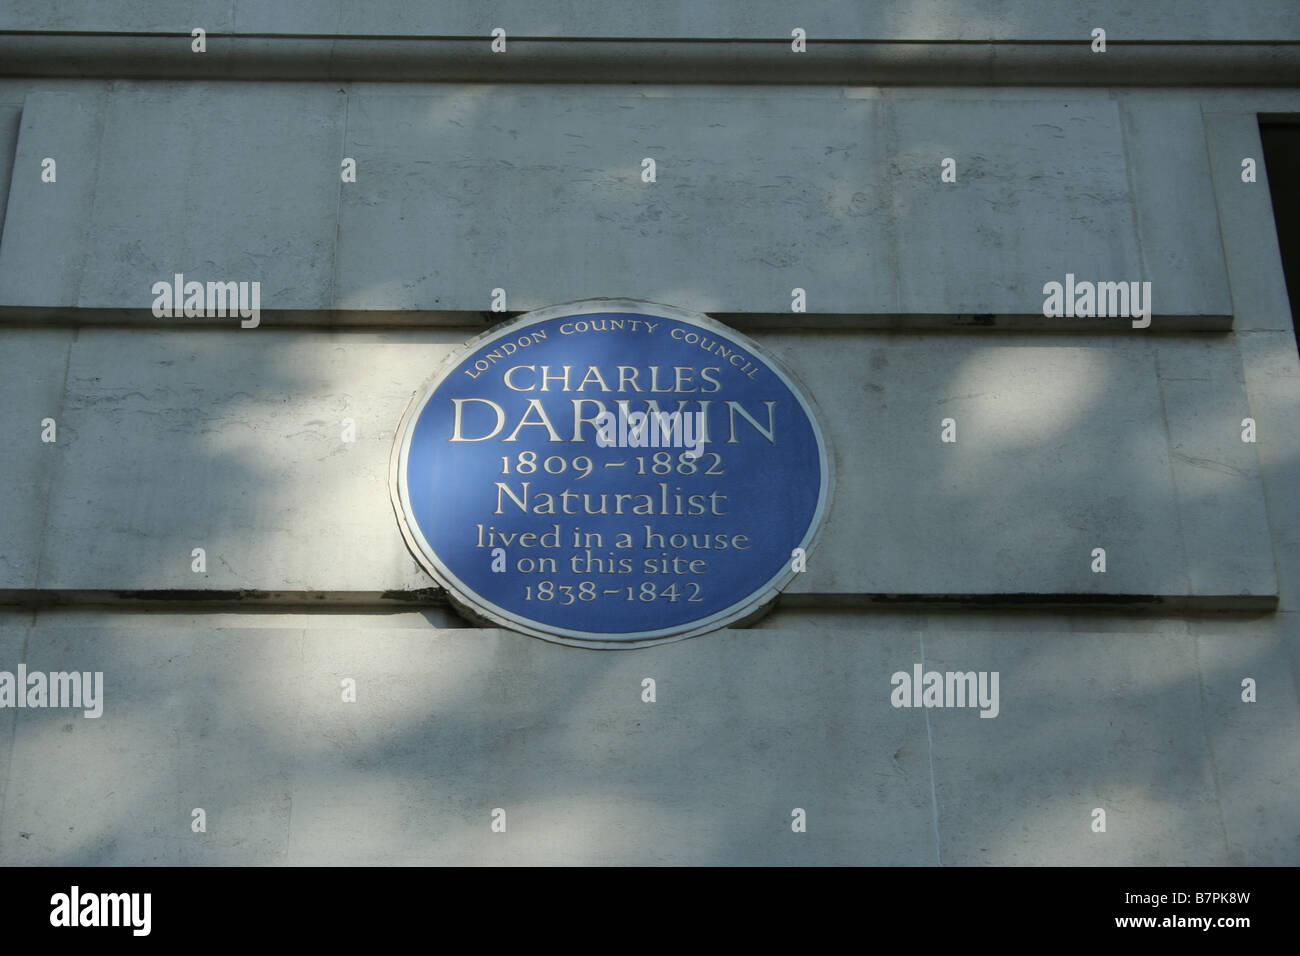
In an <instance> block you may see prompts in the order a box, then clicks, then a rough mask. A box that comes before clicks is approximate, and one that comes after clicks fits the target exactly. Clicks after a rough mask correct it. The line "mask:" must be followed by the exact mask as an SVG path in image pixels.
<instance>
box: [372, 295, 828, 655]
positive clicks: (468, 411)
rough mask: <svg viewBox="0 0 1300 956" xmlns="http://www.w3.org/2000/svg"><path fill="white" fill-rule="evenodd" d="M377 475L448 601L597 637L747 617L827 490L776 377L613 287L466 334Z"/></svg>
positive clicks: (716, 336) (822, 509)
mask: <svg viewBox="0 0 1300 956" xmlns="http://www.w3.org/2000/svg"><path fill="white" fill-rule="evenodd" d="M390 474H391V484H392V493H393V506H394V509H395V511H396V512H397V517H398V522H399V524H400V525H401V528H402V533H403V535H404V536H405V538H406V541H407V544H408V546H409V547H410V549H411V552H412V553H413V554H414V555H415V556H416V558H417V559H418V560H419V562H420V563H421V565H422V566H423V567H424V568H425V569H426V570H427V571H428V572H429V574H431V575H432V576H433V578H434V579H435V580H436V581H437V582H438V583H439V584H441V585H442V586H443V587H444V588H446V590H447V592H448V594H449V595H450V597H451V599H452V601H453V602H454V603H455V604H456V605H457V606H458V607H460V608H461V609H462V610H463V611H465V612H466V613H467V614H469V615H470V616H471V617H475V618H478V619H480V620H483V621H485V622H488V623H491V624H496V625H499V626H502V627H507V628H510V629H512V630H516V631H521V632H523V633H526V634H532V635H535V636H538V637H543V638H546V639H548V640H554V641H559V642H561V643H570V644H578V643H580V644H584V645H588V646H591V645H595V646H604V647H626V646H636V645H643V644H647V643H656V642H662V641H669V640H678V639H681V638H685V637H690V636H693V635H696V634H701V633H704V632H706V631H710V630H714V629H716V628H720V627H725V626H726V625H728V624H732V623H735V622H738V621H743V620H745V619H747V618H750V617H753V616H756V615H757V614H759V613H761V612H762V610H763V609H765V608H766V607H768V606H770V605H771V603H772V602H773V601H774V600H775V598H776V596H777V594H778V593H779V592H780V591H781V589H782V588H783V587H784V586H785V585H786V584H788V583H789V582H790V580H791V579H792V578H793V577H794V576H795V574H797V573H799V571H800V570H801V569H802V568H803V566H804V562H806V560H807V555H808V552H809V551H810V550H811V548H812V546H813V543H814V540H815V538H816V536H817V533H818V530H819V528H820V526H821V522H822V519H823V517H824V516H825V514H826V510H827V507H828V502H829V497H830V489H831V463H830V459H829V456H828V451H827V448H826V443H825V440H824V438H823V435H822V430H821V427H820V425H819V423H818V420H817V414H816V412H815V410H814V408H813V406H812V404H811V403H810V402H809V400H808V398H807V397H806V396H804V395H803V394H802V393H801V390H800V389H799V387H798V386H797V385H796V384H795V382H794V380H793V379H792V378H791V376H790V374H789V373H788V372H786V371H784V370H783V369H782V368H780V366H779V365H778V364H777V363H776V362H774V361H773V360H772V359H771V358H768V357H766V356H764V355H763V354H762V352H761V351H760V350H759V348H758V347H757V346H756V345H755V344H754V343H753V342H752V341H750V340H749V339H748V338H746V337H745V336H742V335H740V334H738V333H737V332H735V331H733V330H731V329H729V328H727V327H726V326H723V325H721V324H719V323H717V322H715V321H713V320H712V319H709V318H707V317H705V316H703V315H698V314H695V313H690V312H684V311H681V310H678V309H673V308H668V307H665V306H659V305H652V304H650V303H647V302H636V301H630V300H623V299H597V300H590V301H587V302H580V303H575V304H570V305H566V306H557V307H553V308H548V309H542V310H539V311H537V312H531V313H529V314H527V315H523V316H520V317H519V318H517V319H514V320H512V321H510V322H506V323H504V324H502V325H500V326H498V327H496V328H494V329H492V330H491V331H490V332H488V333H486V334H484V335H481V336H479V337H478V338H476V339H474V340H473V341H472V342H470V343H469V345H468V346H467V347H466V349H465V350H464V351H462V352H460V353H458V354H457V355H455V356H453V357H452V359H451V360H449V361H448V362H447V363H446V364H445V365H444V366H443V367H442V368H441V369H440V370H439V371H438V372H437V374H436V375H434V377H433V378H432V379H431V380H430V382H429V383H428V384H427V385H426V386H424V387H423V388H422V389H421V390H420V391H418V392H416V394H415V396H414V398H413V399H412V402H411V405H410V407H409V408H408V409H407V412H406V415H405V417H404V418H403V419H402V423H401V425H400V426H399V427H398V431H397V436H396V440H395V443H394V448H393V457H392V463H391V468H390Z"/></svg>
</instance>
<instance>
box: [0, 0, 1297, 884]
mask: <svg viewBox="0 0 1300 956" xmlns="http://www.w3.org/2000/svg"><path fill="white" fill-rule="evenodd" d="M1131 6H1132V5H1130V4H1126V3H1119V2H1110V0H1106V2H1098V3H1093V4H1090V5H1088V6H1087V9H1084V10H1081V9H1079V6H1078V5H1077V4H1067V3H1051V4H1040V3H1028V2H1017V3H1010V4H1000V3H991V2H984V0H964V2H951V3H939V2H929V0H927V2H893V3H884V4H869V5H868V4H862V5H847V4H841V3H831V2H814V3H808V4H804V5H801V6H798V5H797V6H796V7H793V8H792V7H791V6H790V5H787V4H781V3H776V2H768V0H763V2H756V3H746V4H741V3H736V2H730V0H728V2H719V3H714V4H707V5H702V4H696V3H686V2H672V3H667V4H662V5H657V6H656V5H636V6H628V7H627V8H626V9H618V8H616V7H614V6H611V5H608V4H594V3H573V2H563V3H561V2H549V3H537V2H533V3H518V2H515V0H502V2H501V3H498V4H494V5H490V6H488V7H486V8H485V7H484V6H483V5H480V4H472V3H444V4H430V5H429V6H428V7H427V9H426V8H415V9H413V8H412V6H411V5H407V4H402V3H396V2H383V3H372V4H366V5H361V6H357V5H352V4H343V3H337V2H334V3H318V4H300V3H282V4H260V3H252V2H244V0H239V2H235V3H211V2H206V0H203V2H193V3H189V4H181V5H174V4H163V3H156V2H150V0H112V2H91V0H61V2H46V3H39V4H38V3H27V2H13V0H11V2H9V3H7V4H5V5H4V6H3V8H2V9H0V179H2V180H3V181H4V182H5V183H7V184H8V186H7V189H4V190H0V217H2V219H3V233H2V239H0V396H2V397H3V401H0V434H2V435H3V439H4V448H5V453H4V454H3V455H0V484H2V486H3V489H4V491H3V494H0V604H2V605H3V607H0V671H7V672H9V673H10V674H11V675H13V676H12V678H11V681H10V685H9V686H10V688H11V699H9V700H8V702H6V698H5V697H4V683H3V675H0V704H5V705H6V706H4V707H3V708H0V861H3V862H4V863H6V864H41V865H48V864H330V863H359V864H389V863H393V864H400V863H428V864H440V863H458V864H465V863H470V864H480V863H481V864H587V863H600V864H633V863H650V864H731V863H762V864H784V863H798V864H813V863H818V864H820V863H837V864H842V863H858V864H907V865H935V864H944V865H948V864H956V865H983V864H1046V865H1055V864H1089V865H1127V864H1171V865H1181V864H1248V865H1255V864H1291V865H1294V864H1296V863H1300V695H1298V688H1300V590H1298V589H1297V582H1300V355H1298V353H1297V345H1296V337H1295V329H1294V325H1293V319H1292V310H1291V305H1290V303H1289V300H1288V294H1287V274H1286V271H1285V270H1284V265H1283V262H1284V258H1287V259H1288V261H1289V256H1290V255H1291V253H1290V251H1289V250H1290V245H1289V244H1288V241H1287V238H1286V237H1287V236H1288V235H1294V233H1293V232H1288V230H1294V228H1295V226H1294V224H1293V223H1294V221H1295V217H1297V216H1300V211H1297V210H1295V209H1294V201H1293V200H1294V195H1295V194H1294V187H1293V186H1292V185H1291V184H1292V182H1293V178H1294V176H1295V175H1296V173H1297V166H1296V165H1295V163H1294V160H1295V157H1296V155H1297V153H1296V150H1295V148H1294V146H1292V145H1290V144H1291V143H1292V142H1293V139H1292V136H1291V132H1292V130H1293V128H1294V127H1293V124H1294V122H1295V117H1297V116H1300V9H1298V8H1297V7H1296V5H1295V4H1294V3H1291V2H1288V0H1259V2H1256V3H1253V4H1249V5H1239V4H1238V5H1233V4H1229V5H1224V4H1215V3H1208V2H1204V0H1198V2H1194V3H1187V2H1182V3H1178V2H1174V0H1160V2H1151V3H1145V4H1142V5H1140V9H1139V10H1137V11H1134V10H1132V9H1130V7H1131ZM846 8H851V9H846ZM1266 146H1267V149H1266ZM1266 153H1267V155H1266ZM1287 197H1290V200H1288V199H1287ZM1275 206H1276V212H1275ZM1279 235H1281V236H1282V237H1283V239H1282V241H1281V242H1279ZM190 283H200V284H201V286H200V287H199V288H200V292H199V294H197V295H192V293H191V291H190V289H189V288H188V286H189V284H190ZM214 288H215V291H216V296H215V298H216V301H215V302H214V301H213V298H214V297H213V294H212V293H213V290H214ZM606 298H608V299H630V300H640V301H644V302H648V303H658V304H661V305H663V306H667V307H671V308H674V309H680V310H687V311H689V312H691V313H698V314H701V315H705V316H707V317H709V318H711V319H712V320H714V321H716V322H719V323H721V324H722V325H724V326H726V327H728V328H730V329H734V330H736V331H737V332H738V333H740V334H741V335H743V336H746V337H747V338H748V340H750V341H752V342H753V343H755V345H756V347H757V348H758V349H761V351H762V353H763V354H764V355H766V356H770V357H771V358H772V359H773V361H775V362H778V363H780V365H781V366H782V367H783V368H785V369H788V370H789V372H790V373H791V376H792V378H793V379H794V380H795V381H797V383H798V384H799V386H800V388H801V389H802V390H803V391H804V392H805V393H806V395H807V396H808V398H809V400H810V403H812V404H814V405H815V407H816V409H817V410H818V414H819V415H820V422H821V425H822V428H823V430H824V438H825V441H826V444H827V446H828V448H829V451H830V460H831V461H832V462H833V465H832V466H831V467H832V468H833V474H832V475H831V476H830V477H831V479H832V485H833V488H832V490H831V493H830V497H829V502H828V507H827V510H826V514H825V518H824V522H823V523H822V525H821V530H820V535H819V538H818V540H817V542H816V545H815V547H812V548H810V549H809V550H808V553H807V555H806V568H802V569H797V572H796V573H794V574H793V575H792V577H791V578H790V580H789V582H788V583H787V584H785V585H784V586H783V590H782V593H781V595H780V597H779V599H778V600H777V601H776V602H775V605H774V606H772V607H769V608H765V609H764V611H765V613H762V614H761V615H758V616H756V617H754V618H753V619H751V620H747V621H744V622H735V623H733V626H729V627H725V628H720V629H717V630H714V631H712V632H710V633H704V634H700V635H697V636H691V637H689V638H688V639H685V640H680V641H674V642H670V643H664V644H657V645H655V646H649V647H637V648H632V649H594V648H591V647H581V646H572V645H565V644H561V643H556V642H553V641H548V640H545V639H542V638H540V637H537V636H530V635H527V634H522V633H518V632H517V631H515V630H512V629H510V628H508V627H499V626H496V627H494V626H485V622H484V621H483V620H482V619H480V618H476V617H474V616H473V615H466V614H464V613H462V612H461V611H460V610H458V607H461V606H463V605H462V604H461V603H460V602H458V601H453V600H452V598H454V597H456V596H455V595H448V594H447V593H446V591H445V590H444V589H443V588H442V587H441V586H439V584H438V582H437V581H435V580H434V578H433V577H431V576H430V574H429V573H428V571H427V570H426V568H425V567H423V566H422V565H421V563H420V562H419V561H417V559H416V555H415V554H414V553H413V551H412V549H411V548H410V547H408V543H407V540H406V539H404V536H403V533H402V529H401V527H400V526H399V522H398V520H397V515H396V514H395V511H394V502H393V495H392V489H391V486H390V466H391V463H392V460H393V454H394V443H395V439H396V438H397V437H398V434H399V423H400V422H401V420H402V417H403V414H404V412H405V411H406V409H407V408H408V405H409V404H410V402H411V400H412V396H413V395H414V394H416V393H417V392H418V390H419V389H420V388H421V387H422V386H423V385H424V384H425V383H427V382H428V381H429V379H430V377H431V376H432V375H433V374H434V372H435V371H436V370H437V369H438V368H439V367H440V366H441V365H442V364H443V363H445V362H447V361H448V360H449V359H451V358H452V357H454V356H456V355H457V354H459V353H460V350H462V349H464V348H465V346H466V343H468V342H470V340H471V339H473V338H475V337H476V336H479V335H481V334H483V333H485V332H488V331H489V330H491V329H494V328H496V327H497V326H498V324H499V323H501V322H503V321H506V320H509V319H511V318H513V317H516V316H519V315H520V314H522V313H526V312H530V311H532V310H537V309H543V308H549V307H552V306H557V305H561V304H564V303H569V302H574V301H578V300H590V299H606ZM556 361H557V363H558V362H559V361H562V359H557V360H556ZM575 361H577V360H575ZM770 467H771V468H772V470H773V473H774V474H776V473H779V472H780V469H781V468H782V467H783V465H782V462H781V461H780V460H778V459H776V458H773V459H772V461H771V465H770ZM753 471H754V468H753V467H752V466H751V467H750V472H751V475H752V472H753ZM784 506H785V503H784V502H783V498H782V495H780V494H776V493H773V495H772V498H771V502H770V507H771V509H772V513H773V515H776V514H778V513H780V511H781V509H782V508H783V507H784ZM758 524H759V525H761V521H759V522H758ZM626 613H627V615H628V616H629V617H628V621H629V622H630V625H629V628H628V629H629V630H631V629H635V628H634V627H632V626H631V625H634V624H635V623H636V621H637V618H638V615H639V614H641V613H643V612H641V611H640V610H638V608H637V607H636V606H635V604H633V605H631V606H630V607H629V608H628V610H627V612H626ZM487 623H491V622H487ZM742 624H743V626H741V625H742ZM20 665H21V666H22V668H23V670H24V672H25V675H26V677H25V678H24V679H23V680H19V677H18V675H19V667H20ZM73 673H75V674H79V675H81V676H82V677H83V678H84V685H83V686H81V687H80V691H81V697H82V699H81V700H80V705H81V706H78V707H74V706H72V701H71V699H70V694H71V689H70V684H69V682H68V680H67V679H66V678H65V679H63V681H62V684H61V687H60V689H59V690H58V691H56V689H55V686H56V685H58V684H59V683H60V681H59V680H58V679H54V680H52V681H51V682H50V683H49V684H47V685H45V687H46V690H45V691H44V692H43V693H40V694H36V695H35V696H32V694H33V688H34V687H35V686H36V685H35V684H32V683H30V681H31V677H30V675H31V674H63V675H67V674H73ZM930 673H934V674H937V675H938V677H939V683H938V684H937V685H931V683H930V682H929V680H928V678H927V675H928V674H930ZM954 674H956V675H972V676H973V677H974V678H975V680H973V681H972V683H971V684H969V685H966V686H969V688H971V697H974V698H975V699H970V698H969V697H968V698H967V699H965V700H955V699H954V698H953V696H952V693H951V691H952V688H953V686H954V685H953V681H952V680H951V679H947V680H946V682H945V679H946V678H948V677H949V675H954ZM95 675H100V677H98V678H96V676H95ZM962 679H963V678H962V677H959V678H958V682H957V685H956V686H957V688H958V689H959V690H960V688H961V687H962V686H963V685H962V683H961V681H962ZM930 686H933V687H934V691H935V696H933V697H930V696H928V694H926V690H927V689H928V688H929V687H930ZM92 687H94V688H96V690H95V691H94V692H93V693H92V691H91V688H92ZM92 697H94V699H95V701H96V703H95V704H94V706H93V707H92V706H91V704H90V702H89V701H90V698H92ZM20 701H21V703H22V704H23V706H21V707H20V706H19V702H20ZM96 708H98V709H100V711H101V712H100V713H99V715H98V716H91V714H92V713H93V710H94V709H96ZM983 718H989V719H983Z"/></svg>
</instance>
